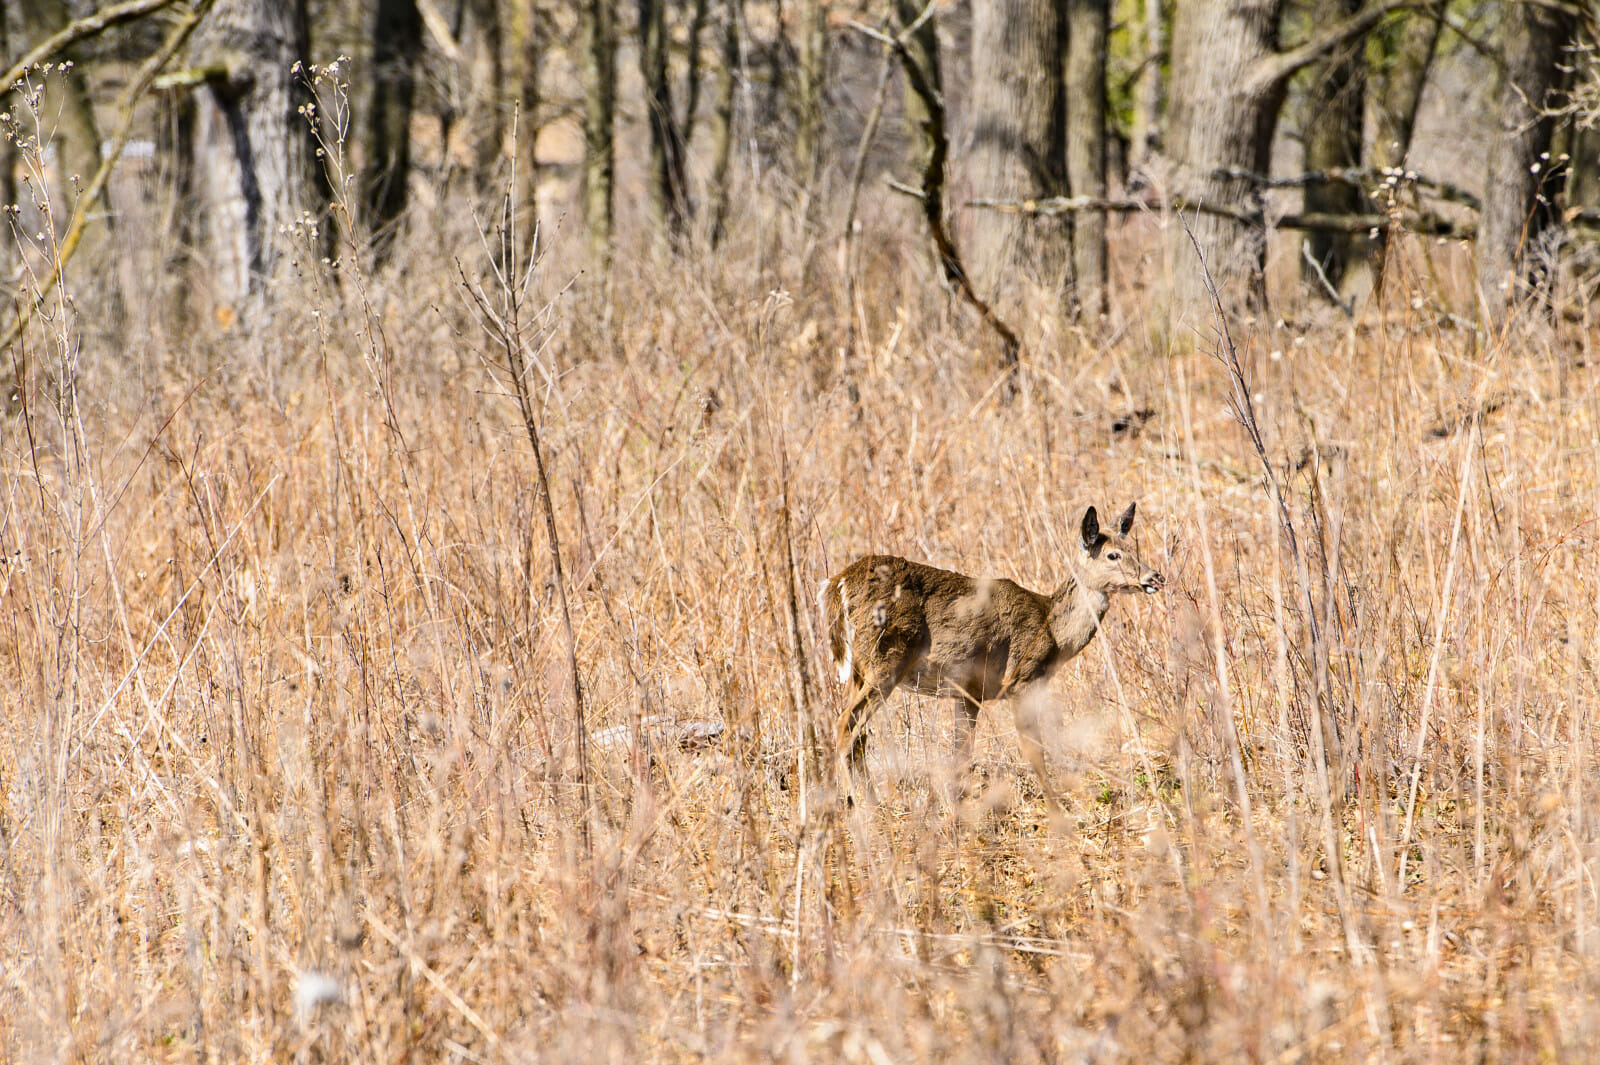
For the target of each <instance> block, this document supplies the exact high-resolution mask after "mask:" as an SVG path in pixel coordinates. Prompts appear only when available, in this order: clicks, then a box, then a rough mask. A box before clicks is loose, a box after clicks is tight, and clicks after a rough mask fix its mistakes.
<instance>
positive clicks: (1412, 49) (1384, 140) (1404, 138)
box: [1346, 6, 1444, 298]
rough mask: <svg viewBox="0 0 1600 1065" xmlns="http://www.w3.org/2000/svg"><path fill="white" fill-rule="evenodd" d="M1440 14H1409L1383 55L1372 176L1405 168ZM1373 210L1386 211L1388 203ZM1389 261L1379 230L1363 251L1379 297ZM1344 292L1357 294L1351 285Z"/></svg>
mask: <svg viewBox="0 0 1600 1065" xmlns="http://www.w3.org/2000/svg"><path fill="white" fill-rule="evenodd" d="M1443 15H1444V10H1443V7H1442V6H1436V7H1434V8H1433V9H1429V10H1422V11H1414V12H1411V13H1410V14H1408V15H1407V16H1406V17H1405V22H1404V23H1403V24H1402V26H1401V27H1400V31H1399V34H1398V35H1397V36H1396V38H1395V40H1394V45H1393V47H1392V48H1390V49H1387V50H1386V51H1387V55H1385V57H1384V62H1383V63H1382V65H1381V66H1380V67H1379V68H1378V70H1377V71H1376V73H1375V76H1374V78H1373V79H1372V83H1371V90H1372V91H1371V92H1370V93H1369V94H1368V104H1369V106H1370V107H1371V108H1372V110H1373V112H1374V114H1373V122H1372V126H1373V130H1374V133H1373V139H1372V145H1371V147H1370V148H1369V149H1368V165H1369V166H1370V168H1371V169H1373V170H1375V171H1378V172H1380V173H1381V172H1382V171H1384V170H1392V169H1402V168H1404V167H1405V165H1406V156H1407V155H1408V154H1409V153H1410V151H1411V133H1412V130H1413V128H1414V127H1415V125H1416V121H1417V105H1418V104H1419V103H1421V101H1422V88H1423V86H1424V85H1425V84H1427V80H1428V70H1429V68H1430V67H1432V66H1433V56H1434V52H1435V50H1436V49H1437V48H1438V43H1439V28H1440V27H1441V26H1443V25H1444V18H1443ZM1374 206H1376V207H1377V208H1379V209H1387V208H1388V207H1389V204H1387V203H1380V204H1376V205H1374ZM1388 259H1389V255H1388V232H1387V230H1386V229H1383V230H1379V231H1378V237H1377V239H1376V240H1374V241H1373V242H1372V244H1371V246H1370V247H1369V248H1368V249H1367V263H1368V270H1369V272H1370V281H1369V282H1368V288H1369V289H1370V291H1371V292H1372V294H1373V295H1376V296H1378V297H1380V298H1381V297H1382V295H1383V279H1384V276H1385V273H1386V272H1387V267H1388ZM1346 288H1347V289H1348V290H1351V291H1352V294H1354V295H1359V292H1358V291H1356V290H1355V286H1354V285H1347V286H1346Z"/></svg>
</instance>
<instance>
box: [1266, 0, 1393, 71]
mask: <svg viewBox="0 0 1600 1065" xmlns="http://www.w3.org/2000/svg"><path fill="white" fill-rule="evenodd" d="M1419 6H1421V0H1376V2H1375V3H1371V4H1368V5H1367V6H1366V7H1364V8H1362V9H1361V10H1360V11H1357V12H1356V13H1355V14H1354V15H1351V16H1350V17H1349V18H1345V19H1341V20H1339V21H1338V22H1335V23H1333V24H1332V25H1330V26H1328V27H1326V28H1324V29H1322V30H1320V31H1318V32H1317V33H1314V34H1312V35H1311V38H1310V40H1308V41H1306V42H1305V43H1304V44H1301V45H1299V46H1297V47H1294V48H1291V49H1289V50H1288V51H1286V52H1278V53H1277V54H1275V55H1272V56H1269V57H1267V58H1266V59H1264V60H1262V61H1261V62H1260V63H1258V64H1256V68H1255V70H1254V71H1252V72H1251V75H1250V80H1249V83H1248V84H1247V85H1246V86H1245V87H1244V91H1245V92H1246V93H1250V94H1256V93H1261V92H1265V91H1266V90H1267V89H1269V88H1271V87H1272V86H1273V85H1276V84H1277V83H1278V82H1280V81H1283V80H1284V79H1285V78H1288V77H1290V76H1291V75H1293V74H1294V73H1295V72H1296V71H1298V70H1300V69H1301V68H1302V67H1307V66H1310V65H1311V64H1312V63H1315V62H1316V61H1317V60H1319V59H1321V58H1322V57H1323V56H1325V55H1327V54H1328V53H1329V52H1331V51H1332V50H1333V49H1335V48H1337V47H1339V46H1340V45H1341V44H1344V43H1345V42H1346V41H1350V40H1354V39H1355V38H1357V37H1360V36H1361V35H1362V34H1364V33H1366V32H1367V31H1368V30H1370V29H1372V27H1374V26H1376V25H1377V24H1378V23H1379V21H1381V20H1382V19H1383V17H1384V16H1385V15H1388V14H1390V13H1391V12H1395V11H1400V10H1402V9H1404V8H1408V7H1419Z"/></svg>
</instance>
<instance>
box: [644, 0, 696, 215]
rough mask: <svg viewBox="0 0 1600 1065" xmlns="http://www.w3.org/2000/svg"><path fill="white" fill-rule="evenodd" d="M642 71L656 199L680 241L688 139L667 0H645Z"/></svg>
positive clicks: (656, 208) (652, 192)
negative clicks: (675, 82)
mask: <svg viewBox="0 0 1600 1065" xmlns="http://www.w3.org/2000/svg"><path fill="white" fill-rule="evenodd" d="M639 75H640V77H641V78H642V79H643V80H644V102H645V109H646V111H647V112H648V115H649V124H650V205H651V207H652V208H653V209H654V213H655V218H656V228H657V230H658V231H659V232H660V233H662V234H664V235H665V236H666V237H667V239H668V240H669V241H670V242H671V243H672V244H674V245H676V244H677V241H678V237H679V236H680V235H681V234H682V232H683V218H684V212H685V196H684V186H683V142H682V141H681V140H680V139H679V137H678V122H677V117H676V116H677V112H675V111H674V110H673V107H672V86H671V84H670V83H669V82H668V81H667V22H666V2H665V0H639Z"/></svg>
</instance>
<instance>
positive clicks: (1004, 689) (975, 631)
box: [817, 505, 1166, 815]
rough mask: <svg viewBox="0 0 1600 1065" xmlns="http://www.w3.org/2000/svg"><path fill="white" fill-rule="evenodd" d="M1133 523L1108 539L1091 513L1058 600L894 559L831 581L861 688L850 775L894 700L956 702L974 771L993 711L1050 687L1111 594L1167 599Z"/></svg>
mask: <svg viewBox="0 0 1600 1065" xmlns="http://www.w3.org/2000/svg"><path fill="white" fill-rule="evenodd" d="M1133 515H1134V507H1133V505H1130V506H1129V507H1128V509H1127V510H1125V511H1123V512H1122V516H1121V517H1120V518H1118V519H1117V524H1116V531H1115V533H1113V534H1112V535H1109V536H1108V535H1106V534H1105V533H1103V532H1101V531H1100V521H1099V518H1098V517H1097V516H1096V515H1095V511H1094V508H1093V507H1090V508H1089V509H1088V510H1086V511H1084V513H1083V522H1082V524H1081V525H1080V527H1079V537H1078V543H1077V544H1076V545H1074V548H1073V550H1072V551H1070V552H1069V557H1068V570H1069V572H1068V575H1067V578H1066V580H1064V581H1062V582H1061V586H1060V587H1059V588H1057V589H1056V590H1055V594H1053V595H1040V594H1039V593H1037V592H1030V591H1028V589H1026V588H1023V587H1022V586H1020V585H1018V584H1016V583H1014V582H1012V581H1008V580H974V579H973V578H971V577H967V576H964V575H962V574H960V573H951V572H950V571H949V570H942V569H935V568H934V567H932V566H924V565H922V564H920V563H917V562H908V561H906V560H905V559H903V558H897V557H895V556H893V555H868V556H866V557H865V558H860V559H857V560H856V561H855V562H853V563H851V564H850V565H849V566H847V567H845V569H843V570H842V571H840V573H839V574H838V575H837V576H834V577H830V578H828V579H827V580H826V581H823V582H822V588H821V589H820V590H819V592H818V593H817V601H818V604H819V606H820V607H821V609H822V618H823V625H824V628H825V629H826V630H827V634H828V646H829V649H830V650H831V651H832V655H833V663H834V666H835V667H836V668H837V670H838V673H839V680H840V682H841V683H846V684H849V685H850V686H851V687H850V693H849V702H848V703H847V704H846V706H845V709H844V711H843V713H841V714H840V715H839V721H838V727H837V730H836V739H837V741H838V749H839V750H840V751H844V750H846V749H848V750H849V756H850V770H851V775H852V776H857V777H858V776H860V775H861V771H862V770H863V769H864V768H865V766H866V755H867V736H866V725H867V721H868V719H869V718H870V717H871V716H872V714H873V712H875V711H876V710H877V709H878V707H880V706H882V705H883V704H884V702H885V701H886V700H887V699H888V698H889V696H890V694H891V693H893V691H894V690H895V689H896V688H909V689H911V690H912V691H916V692H921V693H922V694H924V695H943V696H948V697H950V698H953V699H955V700H957V702H958V704H959V706H960V707H961V710H962V713H961V714H959V715H958V716H957V720H958V722H960V723H961V725H962V726H963V733H962V740H961V750H962V755H963V758H964V759H969V758H970V755H971V744H972V729H973V727H974V726H975V725H976V724H977V720H978V709H979V707H980V706H981V705H982V704H983V703H984V702H986V701H988V700H990V699H1005V698H1014V697H1016V696H1018V695H1021V694H1022V693H1023V692H1024V691H1025V690H1026V689H1029V688H1031V687H1033V686H1035V685H1043V684H1045V683H1046V682H1048V681H1049V679H1050V677H1051V675H1052V674H1054V673H1055V671H1056V670H1057V669H1058V668H1060V666H1061V665H1062V664H1063V663H1064V662H1066V661H1067V660H1068V659H1070V658H1072V657H1073V656H1074V655H1076V654H1077V653H1078V652H1079V651H1082V650H1083V649H1084V648H1085V647H1087V646H1088V645H1089V641H1090V640H1092V639H1094V634H1095V633H1096V632H1097V631H1099V628H1100V621H1101V619H1102V618H1104V617H1105V614H1106V610H1107V609H1108V608H1109V607H1110V605H1111V595H1112V593H1114V592H1136V591H1145V592H1151V593H1154V592H1158V591H1160V590H1161V589H1162V588H1163V587H1164V586H1165V583H1166V582H1165V581H1164V580H1163V579H1162V576H1161V574H1159V573H1157V572H1156V571H1155V570H1153V569H1151V568H1150V567H1149V566H1146V565H1145V564H1144V563H1143V562H1141V561H1140V560H1139V556H1138V554H1137V553H1136V552H1135V551H1134V548H1133V544H1132V543H1130V542H1129V541H1128V539H1127V537H1128V532H1129V530H1131V529H1132V528H1133ZM1013 708H1014V709H1016V710H1017V714H1016V717H1017V734H1018V737H1019V738H1020V742H1021V746H1022V751H1023V754H1024V755H1025V756H1026V757H1027V759H1028V762H1029V763H1030V764H1031V765H1032V766H1033V769H1034V772H1036V773H1037V774H1038V775H1039V785H1040V787H1041V788H1043V789H1044V794H1045V801H1046V804H1047V805H1048V806H1049V807H1050V811H1051V814H1052V815H1055V814H1057V813H1058V812H1059V811H1058V808H1057V806H1056V803H1055V801H1054V798H1053V796H1052V795H1051V792H1050V785H1049V782H1048V781H1047V780H1046V779H1045V762H1044V748H1043V746H1042V744H1041V743H1040V738H1039V736H1038V735H1037V731H1036V727H1035V723H1034V722H1033V721H1032V719H1031V716H1030V715H1028V714H1024V713H1022V712H1021V704H1020V701H1014V702H1013Z"/></svg>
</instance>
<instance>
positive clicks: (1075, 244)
mask: <svg viewBox="0 0 1600 1065" xmlns="http://www.w3.org/2000/svg"><path fill="white" fill-rule="evenodd" d="M1110 15H1111V12H1110V4H1109V3H1108V0H1067V67H1066V84H1065V91H1066V98H1067V131H1066V132H1067V184H1068V186H1069V187H1070V188H1071V190H1072V195H1073V196H1090V197H1093V198H1095V199H1104V198H1105V195H1106V33H1107V30H1108V29H1109V21H1110ZM1072 274H1073V279H1074V281H1075V282H1076V295H1077V309H1078V313H1079V314H1080V315H1082V316H1083V317H1084V318H1087V319H1089V320H1090V321H1094V320H1096V319H1098V318H1099V317H1100V316H1101V315H1103V314H1105V313H1106V215H1105V213H1104V212H1101V211H1089V212H1086V213H1084V214H1082V215H1079V216H1078V218H1077V219H1076V221H1075V222H1074V223H1073V229H1072Z"/></svg>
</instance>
